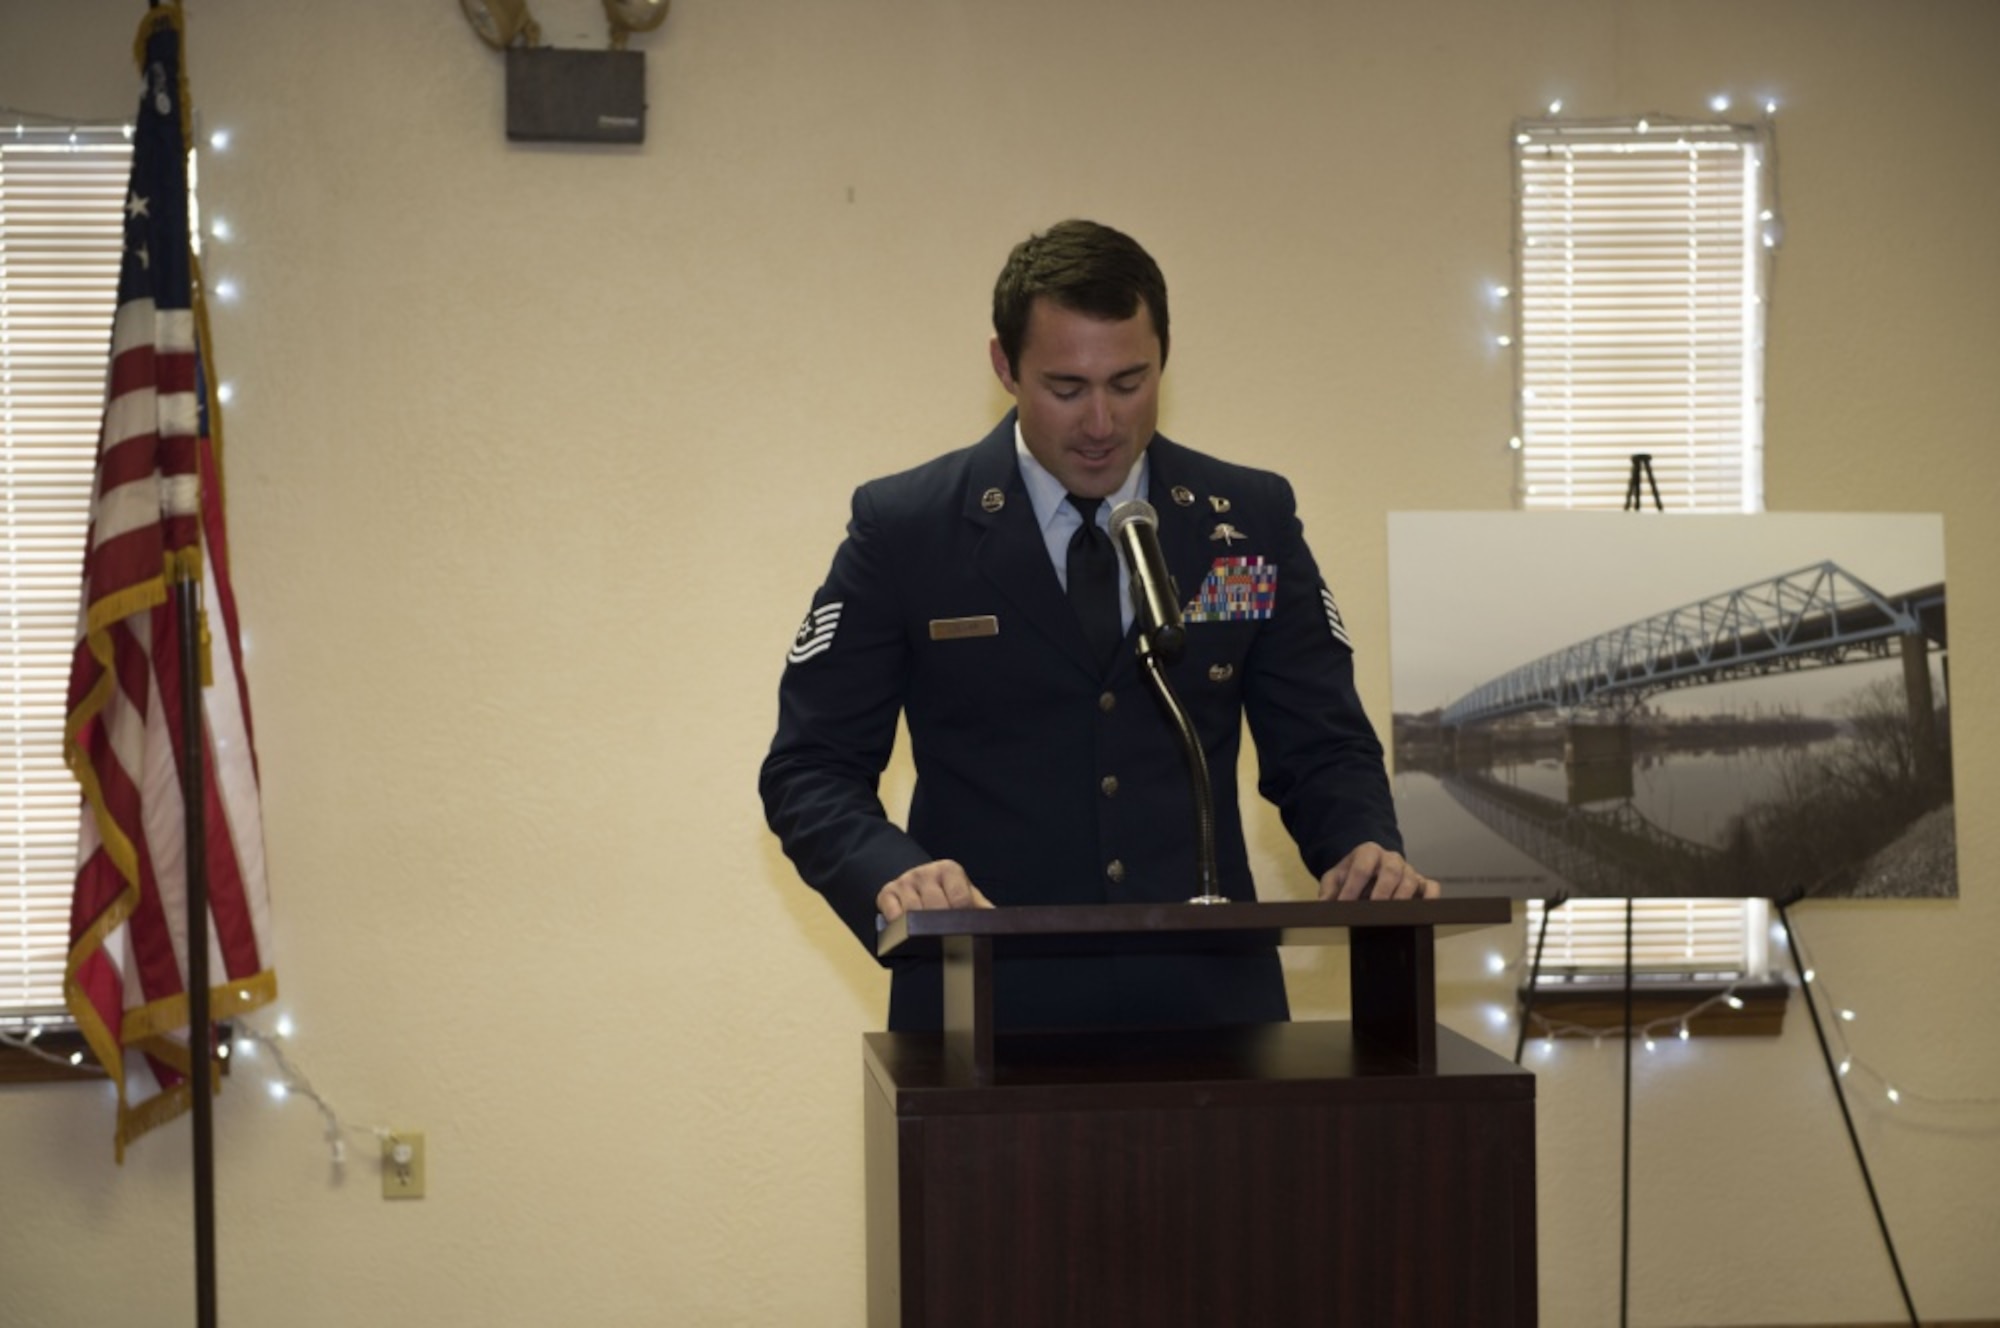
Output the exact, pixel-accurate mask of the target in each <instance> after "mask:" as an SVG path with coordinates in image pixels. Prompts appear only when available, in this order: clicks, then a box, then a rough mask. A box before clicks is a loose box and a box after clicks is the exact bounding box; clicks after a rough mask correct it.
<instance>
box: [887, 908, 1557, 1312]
mask: <svg viewBox="0 0 2000 1328" xmlns="http://www.w3.org/2000/svg"><path fill="white" fill-rule="evenodd" d="M1509 917H1510V910H1509V905H1508V903H1507V901H1506V900H1503V899H1465V900H1426V901H1418V900H1412V901H1403V902H1384V903H1361V904H1352V903H1348V904H1343V903H1269V904H1220V905H1209V906H1202V905H1192V904H1177V905H1112V906H1103V907H1082V908H1074V907H1072V908H1058V907H1047V908H1007V909H991V910H969V909H968V910H949V911H939V912H923V913H912V914H910V915H908V916H907V917H906V918H903V919H900V920H898V921H897V922H895V923H893V924H891V925H890V926H889V928H888V929H887V930H886V931H885V932H884V933H883V936H882V941H881V947H880V948H881V950H882V953H884V954H915V953H941V954H942V956H943V959H944V964H945V1025H946V1028H945V1032H944V1035H943V1036H942V1037H940V1036H938V1035H937V1034H912V1033H871V1034H868V1035H866V1037H865V1038H864V1062H865V1069H866V1074H865V1079H864V1082H865V1089H866V1104H865V1112H864V1117H865V1128H866V1132H867V1140H866V1143H867V1149H866V1151H867V1187H868V1323H869V1326H870V1328H892V1326H893V1328H944V1326H945V1325H950V1326H951V1328H980V1326H990V1328H1068V1326H1070V1325H1077V1326H1079V1328H1080V1326H1081V1325H1089V1326H1090V1328H1117V1326H1118V1325H1128V1324H1129V1325H1144V1326H1145V1328H1180V1326H1181V1325H1186V1326H1187V1328H1195V1325H1200V1326H1201V1328H1221V1326H1222V1325H1241V1328H1290V1326H1291V1325H1305V1324H1315V1325H1319V1324H1340V1325H1352V1326H1355V1328H1377V1326H1378V1325H1379V1326H1381V1328H1391V1326H1393V1328H1415V1326H1417V1325H1449V1326H1450V1328H1477V1326H1479V1325H1508V1326H1510V1328H1517V1326H1525V1325H1531V1324H1533V1323H1534V1322H1535V1315H1536V1284H1535V1165H1534V1163H1535V1126H1534V1078H1533V1076H1532V1075H1530V1074H1529V1073H1527V1072H1526V1071H1524V1070H1521V1069H1520V1068H1518V1067H1516V1066H1515V1065H1514V1064H1513V1063H1512V1062H1510V1061H1508V1060H1506V1059H1504V1058H1502V1057H1500V1056H1496V1055H1494V1054H1493V1053H1492V1052H1490V1051H1488V1050H1486V1049H1485V1048H1483V1047H1480V1046H1478V1045H1477V1044H1475V1043H1472V1042H1470V1041H1468V1040H1466V1039H1464V1038H1462V1037H1459V1036H1458V1035H1456V1034H1454V1033H1452V1032H1450V1031H1449V1030H1441V1029H1439V1028H1438V1027H1437V1022H1436V1018H1435V999H1436V998H1435V981H1434V969H1433V944H1434V939H1435V936H1436V933H1437V932H1438V931H1439V930H1440V929H1444V930H1446V931H1447V932H1451V931H1458V930H1465V929H1469V928H1474V927H1484V926H1491V925H1494V924H1496V923H1502V922H1506V921H1507V920H1508V918H1509ZM1141 936H1143V937H1147V938H1149V939H1148V940H1147V941H1146V943H1147V944H1151V945H1159V944H1173V945H1179V944H1182V943H1185V945H1186V947H1187V948H1188V949H1191V950H1199V949H1204V948H1227V947H1229V946H1232V945H1243V944H1246V943H1248V944H1279V945H1301V944H1312V945H1324V944H1342V943H1344V944H1346V945H1348V947H1349V950H1350V959H1351V964H1350V968H1351V972H1352V995H1353V1002H1352V1008H1353V1013H1354V1018H1353V1021H1352V1022H1351V1023H1335V1022H1320V1023H1290V1024H1264V1025H1247V1026H1237V1027H1228V1028H1202V1029H1186V1030H1165V1031H1145V1032H1131V1031H1125V1032H1115V1033H1105V1032H1078V1033H1040V1034H1004V1033H1003V1034H996V1033H995V1031H994V1028H993V1024H992V1010H993V1006H992V992H993V969H992V965H993V960H994V954H995V951H996V949H997V950H998V951H999V953H1001V954H1002V955H1006V954H1013V953H1021V954H1032V953H1034V952H1035V950H1036V947H1037V946H1038V945H1047V944H1051V943H1054V944H1063V945H1067V946H1070V947H1074V946H1075V945H1076V944H1078V940H1077V938H1080V937H1082V938H1088V937H1103V938H1106V940H1107V942H1110V941H1111V939H1112V938H1130V937H1141Z"/></svg>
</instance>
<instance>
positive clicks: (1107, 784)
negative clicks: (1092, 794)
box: [1097, 775, 1118, 798]
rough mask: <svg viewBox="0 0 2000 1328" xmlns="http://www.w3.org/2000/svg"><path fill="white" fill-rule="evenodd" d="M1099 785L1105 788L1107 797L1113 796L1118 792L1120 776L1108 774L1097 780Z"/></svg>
mask: <svg viewBox="0 0 2000 1328" xmlns="http://www.w3.org/2000/svg"><path fill="white" fill-rule="evenodd" d="M1097 787H1099V788H1101V789H1103V790H1104V796H1105V797H1107V798H1108V797H1111V796H1112V795H1114V794H1115V793H1117V792H1118V776H1116V775H1106V776H1105V777H1104V778H1102V779H1100V780H1098V781H1097Z"/></svg>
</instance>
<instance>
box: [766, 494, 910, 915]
mask: <svg viewBox="0 0 2000 1328" xmlns="http://www.w3.org/2000/svg"><path fill="white" fill-rule="evenodd" d="M886 544H887V541H886V540H885V538H884V535H883V532H882V529H881V526H880V523H879V522H878V521H877V520H876V518H875V514H874V508H873V504H872V503H871V501H870V500H869V496H868V490H867V489H866V488H865V487H864V488H862V489H860V490H857V491H856V493H855V495H854V503H853V515H852V518H851V519H850V521H849V522H848V527H847V538H846V540H845V541H844V542H843V543H842V544H841V546H840V549H839V551H838V552H837V553H835V554H834V559H833V567H832V569H831V570H830V571H829V572H828V573H827V578H826V583H825V584H824V585H822V586H821V587H820V588H819V591H818V592H817V593H816V594H815V595H814V596H813V602H812V609H811V611H810V612H809V613H808V614H807V615H806V620H805V622H804V623H803V624H802V625H801V626H800V628H799V631H798V635H797V636H796V637H795V638H794V639H793V642H792V647H791V649H790V651H789V652H788V653H787V656H786V664H785V672H784V677H783V679H782V680H781V682H780V683H779V686H778V732H777V736H776V737H775V738H774V739H772V742H771V750H770V752H769V754H768V755H767V756H766V757H765V758H764V765H763V769H762V771H761V772H760V774H759V777H758V781H757V786H758V792H759V793H760V794H761V795H762V797H763V800H764V818H765V821H766V822H767V823H768V824H769V825H770V827H771V830H772V831H773V832H774V833H775V834H776V835H777V836H778V840H779V842H780V843H781V844H782V845H783V846H784V850H785V853H786V855H787V856H789V857H790V858H791V860H792V862H793V863H794V864H795V865H796V866H797V867H798V870H799V875H800V876H801V877H803V878H804V880H805V882H806V883H807V884H808V885H810V886H812V887H813V888H814V889H815V890H818V891H819V892H820V893H821V894H823V895H825V896H826V898H827V902H828V903H830V904H832V905H833V908H834V911H835V912H836V913H838V914H839V915H840V919H841V921H843V922H845V923H846V924H847V926H848V928H849V929H850V930H851V931H853V932H854V934H855V937H856V939H858V940H859V941H860V942H861V943H862V945H863V946H865V947H866V948H867V949H868V951H869V953H871V954H872V953H874V950H875V934H876V932H875V896H876V894H877V892H878V891H880V890H881V888H882V887H883V886H884V885H886V884H888V883H889V882H890V881H892V880H894V879H895V878H896V877H898V876H900V875H902V874H903V873H904V872H905V871H908V870H909V869H910V868H912V867H915V866H919V865H921V864H923V863H925V862H928V861H930V857H931V855H930V854H928V853H926V852H925V851H924V850H923V848H922V847H921V846H920V845H919V844H918V843H917V842H916V841H915V840H913V839H911V838H910V837H909V836H908V835H907V834H905V833H904V832H903V831H902V830H900V829H898V828H897V827H896V826H894V825H892V824H890V822H889V819H888V815H887V813H886V812H884V810H883V808H882V803H881V800H880V798H879V797H878V796H877V788H878V784H879V781H880V777H881V774H882V769H883V767H884V766H886V765H887V764H888V761H889V755H890V752H891V750H892V749H893V748H894V745H895V740H896V721H897V717H898V715H899V713H900V712H901V709H902V704H903V694H904V689H905V686H906V682H907V677H908V670H909V663H910V646H909V641H908V638H907V635H906V631H905V628H904V625H903V615H902V614H901V612H900V611H899V608H898V604H897V583H896V577H895V574H894V565H893V559H892V558H891V557H890V556H889V555H888V552H887V549H886Z"/></svg>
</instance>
